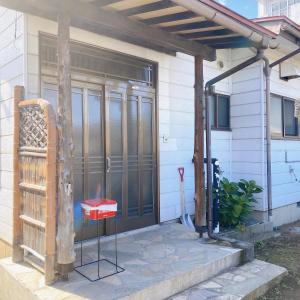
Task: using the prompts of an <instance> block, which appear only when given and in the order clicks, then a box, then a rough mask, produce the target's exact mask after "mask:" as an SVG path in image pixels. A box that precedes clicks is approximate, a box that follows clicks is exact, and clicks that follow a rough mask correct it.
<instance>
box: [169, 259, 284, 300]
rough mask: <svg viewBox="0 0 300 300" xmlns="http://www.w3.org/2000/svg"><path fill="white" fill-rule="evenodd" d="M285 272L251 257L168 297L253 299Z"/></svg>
mask: <svg viewBox="0 0 300 300" xmlns="http://www.w3.org/2000/svg"><path fill="white" fill-rule="evenodd" d="M286 274H287V270H286V269H285V268H282V267H279V266H276V265H273V264H269V263H267V262H264V261H260V260H254V261H253V262H251V263H247V264H245V265H243V266H240V267H235V268H232V269H231V270H230V271H228V272H225V273H222V274H220V275H218V276H216V277H214V278H212V279H210V280H208V281H205V282H203V283H200V284H198V285H195V286H194V287H192V288H190V289H187V290H185V291H184V292H182V293H179V294H177V295H175V296H173V297H171V298H169V300H194V299H197V300H206V299H209V300H213V299H215V300H242V299H243V300H254V299H257V298H258V297H260V296H262V295H264V294H265V293H266V292H267V291H268V290H269V289H270V288H271V287H273V286H274V285H276V284H278V283H279V282H280V281H281V280H282V278H283V277H284V276H285V275H286Z"/></svg>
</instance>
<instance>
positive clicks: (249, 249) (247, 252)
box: [205, 49, 264, 263]
mask: <svg viewBox="0 0 300 300" xmlns="http://www.w3.org/2000/svg"><path fill="white" fill-rule="evenodd" d="M263 56H264V51H263V50H262V49H258V50H257V54H256V55H255V56H254V57H252V58H250V59H248V60H246V61H245V62H243V63H241V64H239V65H237V66H235V67H233V68H232V69H230V70H228V71H226V72H225V73H223V74H221V75H219V76H217V77H215V78H213V79H211V80H209V81H208V82H207V83H206V84H205V120H206V121H205V123H206V158H207V164H206V181H207V197H206V198H207V204H208V205H207V206H208V216H207V219H208V222H207V223H208V230H207V232H208V237H209V238H210V239H214V240H217V241H222V242H225V243H228V244H230V245H231V246H232V247H235V248H240V249H242V250H243V254H242V262H243V263H246V262H249V261H252V260H253V259H254V246H253V244H251V243H247V242H242V241H238V240H235V239H230V238H226V237H221V236H218V235H216V234H215V233H214V232H213V199H212V197H213V196H212V166H211V120H210V105H209V104H210V101H212V97H213V92H214V91H213V90H214V89H213V85H214V84H216V83H217V82H219V81H221V80H223V79H225V78H227V77H229V76H231V75H233V74H235V73H237V72H238V71H240V70H242V69H244V68H246V67H248V66H250V65H252V64H254V63H256V62H257V61H260V60H261V59H262V58H263Z"/></svg>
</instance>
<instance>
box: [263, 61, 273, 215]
mask: <svg viewBox="0 0 300 300" xmlns="http://www.w3.org/2000/svg"><path fill="white" fill-rule="evenodd" d="M263 60H264V62H265V67H264V74H265V77H266V140H267V145H266V146H267V195H268V221H271V218H272V215H273V213H272V205H273V201H272V157H271V122H270V110H271V93H270V91H271V86H270V80H271V71H272V68H271V67H270V62H269V59H268V58H267V57H265V56H264V57H263Z"/></svg>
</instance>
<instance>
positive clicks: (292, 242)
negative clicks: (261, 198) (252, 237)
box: [256, 222, 300, 300]
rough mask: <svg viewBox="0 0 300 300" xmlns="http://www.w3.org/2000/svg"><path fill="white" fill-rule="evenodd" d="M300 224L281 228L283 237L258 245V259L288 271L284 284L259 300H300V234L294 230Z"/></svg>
mask: <svg viewBox="0 0 300 300" xmlns="http://www.w3.org/2000/svg"><path fill="white" fill-rule="evenodd" d="M295 227H300V222H297V223H294V224H289V225H286V226H283V227H281V228H280V229H279V230H280V233H281V235H280V236H279V237H276V238H272V239H269V240H267V241H264V242H259V243H257V244H256V258H257V259H261V260H264V261H267V262H270V263H273V264H277V265H279V266H282V267H285V268H286V269H287V270H288V272H289V273H288V275H287V276H286V277H285V278H284V279H283V280H282V282H281V283H280V284H279V285H277V286H275V287H274V288H273V289H271V290H270V291H269V292H268V293H267V294H266V295H264V296H263V297H260V298H259V300H299V299H300V232H299V233H295V232H294V231H293V230H291V229H293V228H295Z"/></svg>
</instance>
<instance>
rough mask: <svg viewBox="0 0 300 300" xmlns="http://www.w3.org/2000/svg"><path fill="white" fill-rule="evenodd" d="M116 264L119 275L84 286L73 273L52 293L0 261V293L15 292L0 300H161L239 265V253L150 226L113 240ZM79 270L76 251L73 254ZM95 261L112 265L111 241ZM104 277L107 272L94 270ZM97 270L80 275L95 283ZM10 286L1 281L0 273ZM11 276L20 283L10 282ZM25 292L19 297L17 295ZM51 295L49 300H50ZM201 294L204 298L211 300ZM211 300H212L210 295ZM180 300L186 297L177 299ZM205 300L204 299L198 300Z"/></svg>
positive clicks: (177, 229) (87, 250)
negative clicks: (90, 278)
mask: <svg viewBox="0 0 300 300" xmlns="http://www.w3.org/2000/svg"><path fill="white" fill-rule="evenodd" d="M83 247H84V259H85V260H84V261H88V260H89V261H92V260H95V259H96V258H97V251H96V249H97V248H96V245H95V244H93V243H91V242H89V243H87V244H84V246H83ZM118 249H119V264H120V265H121V266H122V267H124V268H125V272H123V273H119V274H118V275H114V276H112V277H108V278H106V279H104V280H100V281H97V282H95V283H90V282H89V281H88V280H86V279H85V278H83V277H82V276H80V275H79V274H77V273H75V272H73V273H72V274H71V276H70V280H69V281H68V282H58V283H56V284H54V285H53V286H52V287H47V286H45V285H44V283H43V282H44V277H43V275H42V274H40V273H39V272H37V271H36V270H34V269H32V268H30V267H28V266H26V265H24V266H22V265H16V264H13V263H12V262H11V260H9V259H6V260H4V261H0V291H2V290H4V291H5V290H6V289H8V286H10V285H11V286H15V287H16V288H15V289H14V292H15V294H14V297H10V298H9V299H5V298H4V300H11V299H14V300H36V299H38V300H48V299H49V300H50V299H51V300H61V299H68V300H71V299H72V295H74V299H95V300H96V299H97V300H102V299H105V300H110V299H120V298H121V299H130V300H131V299H133V300H136V299H138V300H143V299H151V300H152V299H155V300H159V299H164V298H167V297H169V296H171V295H173V294H176V293H178V292H181V291H183V290H185V289H187V288H189V287H191V286H194V285H195V284H198V283H199V282H202V281H204V280H207V279H208V278H211V277H212V276H215V275H217V274H219V273H220V272H222V271H224V270H227V269H228V268H229V267H232V266H237V265H238V264H239V262H240V257H241V250H239V249H232V248H227V247H224V245H222V246H220V245H219V244H218V243H211V244H205V243H201V242H200V240H199V236H198V234H197V233H195V232H192V231H190V230H189V229H187V228H186V227H185V226H183V225H181V224H168V225H162V226H156V227H155V228H154V229H152V230H148V231H145V232H140V233H137V234H135V235H127V236H125V237H121V236H120V238H119V239H118ZM76 253H77V258H78V260H77V262H76V264H77V265H79V262H80V260H79V251H78V249H77V251H76ZM101 257H102V258H109V259H111V260H113V259H114V240H113V239H110V240H109V239H102V240H101ZM100 266H101V267H100V274H101V275H105V274H107V272H109V270H111V268H112V267H111V266H110V265H108V264H101V265H100ZM96 267H97V264H93V265H89V266H88V267H87V268H86V269H85V271H84V272H85V274H86V275H89V276H91V277H92V278H95V277H96V275H97V268H96ZM2 271H3V272H5V276H6V275H7V276H9V278H10V280H6V281H5V280H1V279H2V277H3V276H2V274H1V272H2ZM14 272H16V273H18V276H19V278H20V279H22V280H18V279H16V277H18V276H16V275H15V274H14ZM25 290H26V292H30V293H31V294H30V296H28V297H25V296H24V294H25V293H23V292H20V291H25ZM51 293H52V294H53V298H51ZM215 294H216V292H215V291H212V290H211V289H205V293H203V292H202V296H201V297H204V295H207V296H208V295H210V296H212V295H215ZM216 295H217V294H216ZM182 297H183V299H184V297H185V299H186V297H187V295H182ZM0 299H1V296H0ZM179 299H180V298H179ZM204 299H205V298H204ZM1 300H2V299H1Z"/></svg>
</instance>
